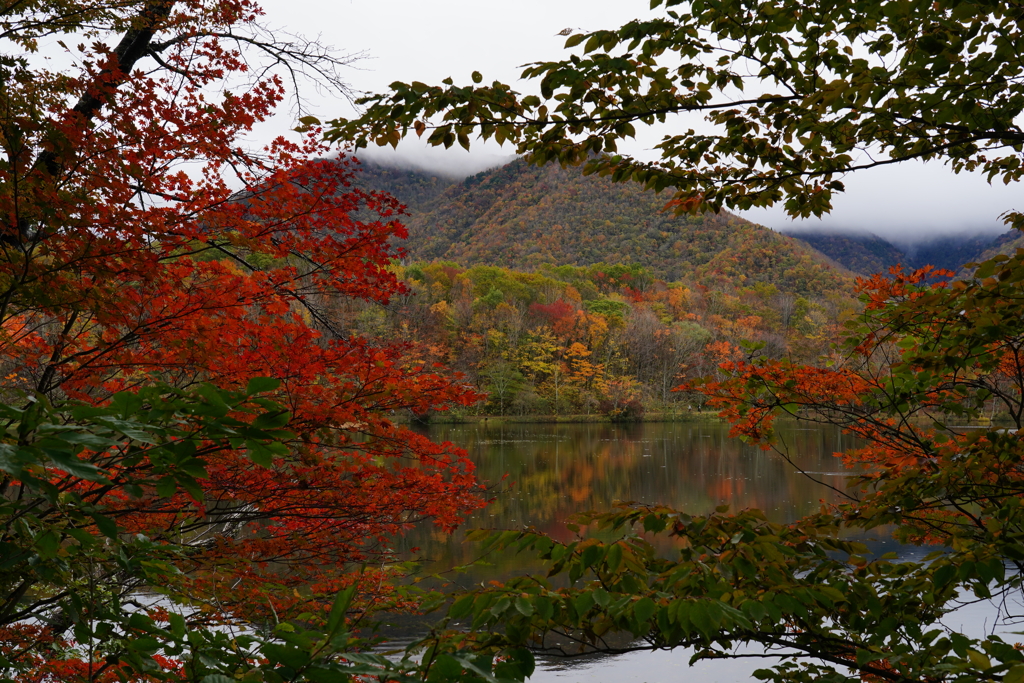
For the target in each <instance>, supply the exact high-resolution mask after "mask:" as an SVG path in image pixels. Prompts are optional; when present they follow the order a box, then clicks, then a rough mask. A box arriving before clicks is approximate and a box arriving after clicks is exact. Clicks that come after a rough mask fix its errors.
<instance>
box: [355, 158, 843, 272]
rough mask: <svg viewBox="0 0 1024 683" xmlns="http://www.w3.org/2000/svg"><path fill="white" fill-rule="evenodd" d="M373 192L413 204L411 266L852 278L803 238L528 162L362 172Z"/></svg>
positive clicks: (374, 168)
mask: <svg viewBox="0 0 1024 683" xmlns="http://www.w3.org/2000/svg"><path fill="white" fill-rule="evenodd" d="M363 166H364V169H363V174H362V175H363V180H362V181H360V182H361V183H365V186H366V187H374V188H379V189H387V190H389V191H390V192H391V193H392V194H394V195H395V196H396V197H397V198H398V199H399V200H401V201H402V202H403V203H405V204H406V205H407V206H408V213H409V216H408V218H407V220H406V224H407V228H408V230H409V239H408V240H407V242H406V243H405V245H404V246H405V248H406V249H407V250H408V252H409V256H410V258H411V259H412V260H422V261H431V260H450V261H455V262H457V263H459V264H460V265H463V266H472V265H476V264H488V265H499V266H504V267H507V268H515V269H519V270H532V269H535V268H537V267H538V266H541V265H544V264H554V265H577V266H585V265H591V264H595V263H608V264H634V263H635V264H640V265H643V266H645V267H646V268H648V270H649V271H650V272H651V273H652V274H653V275H655V276H656V277H660V278H663V279H666V280H694V281H698V282H709V281H710V282H719V281H728V282H730V283H732V284H734V285H744V284H752V283H754V282H765V283H771V284H775V285H777V286H778V287H780V288H781V289H785V290H787V291H797V292H823V291H829V290H832V289H835V288H836V287H842V286H845V283H847V282H848V279H849V274H848V273H846V272H845V270H844V269H842V268H840V267H838V266H836V264H835V263H833V262H831V261H830V260H829V259H827V258H825V257H823V256H822V255H821V254H819V253H818V252H817V251H815V250H814V249H812V248H810V247H809V246H807V245H806V244H804V243H802V242H800V241H798V240H795V239H793V238H790V237H787V236H784V235H780V234H778V233H776V232H773V231H772V230H769V229H768V228H765V227H762V226H759V225H756V224H754V223H751V222H749V221H746V220H744V219H742V218H739V217H738V216H735V215H733V214H730V213H728V212H725V211H723V212H721V213H719V214H710V213H709V214H704V215H702V216H675V215H673V214H672V213H671V212H666V211H664V210H663V208H664V205H665V203H666V201H667V197H666V196H664V195H657V194H655V193H653V192H646V191H644V190H643V189H642V188H640V187H639V186H638V185H634V184H630V183H613V182H611V180H609V179H607V178H601V177H598V176H584V175H583V174H582V173H581V172H580V170H579V169H575V168H569V169H563V168H561V167H559V166H557V165H547V166H543V167H536V166H532V165H529V164H527V163H525V162H523V161H522V160H516V161H513V162H512V163H510V164H507V165H505V166H502V167H500V168H496V169H492V170H490V171H485V172H483V173H479V174H477V175H474V176H471V177H469V178H466V179H464V180H461V181H457V182H452V181H451V180H450V179H443V178H439V177H430V176H427V175H426V174H423V173H420V172H418V171H410V170H396V169H388V168H384V167H381V166H376V165H374V164H372V163H364V164H363Z"/></svg>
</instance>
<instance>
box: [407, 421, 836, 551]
mask: <svg viewBox="0 0 1024 683" xmlns="http://www.w3.org/2000/svg"><path fill="white" fill-rule="evenodd" d="M427 433H428V435H429V436H430V437H431V438H432V439H435V440H440V441H451V442H453V443H455V444H457V445H459V446H462V447H463V448H465V449H466V450H467V451H468V452H469V456H470V458H471V459H472V460H473V461H474V462H475V463H476V466H477V475H478V476H479V478H480V479H481V480H482V481H484V482H487V483H488V484H489V485H491V486H494V487H495V488H496V490H499V491H500V492H499V493H497V494H496V497H495V500H494V502H493V503H492V504H491V505H490V506H488V507H487V508H486V509H485V510H483V511H481V512H479V513H477V514H476V515H474V516H473V517H472V518H471V519H469V520H467V524H466V527H467V528H472V527H495V528H506V529H515V528H522V527H525V526H533V527H535V528H537V529H539V530H541V531H543V532H545V533H548V534H551V535H552V536H554V537H556V538H562V539H564V538H566V537H567V536H566V534H567V532H566V531H565V528H564V526H563V525H564V522H565V521H566V519H567V518H568V517H569V516H570V515H572V514H573V513H576V512H581V511H586V510H605V509H609V508H610V507H611V506H612V504H613V502H614V501H634V502H638V503H648V504H664V505H669V506H672V507H675V508H677V509H680V510H685V511H687V512H692V513H707V512H711V511H713V510H714V509H715V507H716V506H719V505H723V504H727V505H729V506H730V508H731V509H733V510H738V509H742V508H758V509H760V510H763V511H764V512H765V513H766V514H767V515H768V517H769V519H772V520H773V521H779V522H788V521H793V520H795V519H797V518H799V517H801V516H803V515H805V514H808V513H811V512H813V511H814V510H815V509H817V508H818V507H819V506H820V504H821V502H822V501H825V502H832V501H836V500H838V499H839V498H840V494H839V493H837V492H836V491H835V490H833V489H831V488H828V487H827V486H824V485H822V484H820V483H817V482H816V481H814V480H813V479H812V478H811V477H813V478H815V479H818V480H820V481H821V482H823V483H824V484H830V485H832V486H835V487H837V488H839V489H842V488H843V487H844V482H845V474H846V473H845V472H844V470H843V469H842V466H841V464H840V463H839V461H838V459H837V458H835V457H834V453H836V452H837V451H841V450H845V449H846V448H849V447H852V446H853V440H852V437H850V436H848V435H844V434H843V433H842V432H841V431H840V430H838V429H834V428H822V427H817V426H811V427H808V426H807V425H805V424H802V423H799V422H796V421H791V422H786V423H783V424H781V425H780V426H779V434H780V441H781V442H783V443H784V444H785V445H786V447H787V450H788V453H789V456H790V458H791V459H792V461H793V464H791V463H789V462H787V461H786V459H785V458H783V457H782V456H780V455H779V454H777V453H774V452H770V451H762V450H761V449H759V448H757V447H753V446H749V445H746V444H744V443H742V442H741V441H739V440H737V439H731V438H729V436H728V427H727V426H725V425H723V424H721V423H719V422H717V421H694V422H681V423H646V424H637V425H611V424H493V425H488V424H486V423H485V424H470V425H435V426H431V427H430V428H429V430H428V431H427ZM794 465H796V467H798V468H800V469H802V470H804V471H805V472H806V473H808V474H810V475H811V477H808V476H805V475H803V474H801V473H799V472H798V471H797V470H796V468H795V467H794ZM506 475H507V478H506ZM509 484H511V486H509ZM502 489H504V490H502ZM430 536H432V537H433V540H435V541H442V540H444V537H443V536H435V535H432V534H431V535H430ZM424 541H427V542H428V543H429V539H428V538H425V537H424V536H423V535H419V536H418V537H417V538H416V539H415V542H417V543H420V542H424ZM424 549H426V548H424Z"/></svg>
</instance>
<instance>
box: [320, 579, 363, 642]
mask: <svg viewBox="0 0 1024 683" xmlns="http://www.w3.org/2000/svg"><path fill="white" fill-rule="evenodd" d="M355 594H356V586H355V584H353V585H351V586H349V587H348V588H346V589H345V590H343V591H341V592H339V593H338V595H337V596H336V597H335V598H334V604H333V605H331V612H330V614H329V615H328V616H327V633H328V634H330V635H334V634H335V633H337V632H338V630H339V629H340V628H341V627H342V626H343V625H344V624H345V615H346V614H347V613H348V608H349V606H350V605H351V604H352V599H353V598H354V597H355Z"/></svg>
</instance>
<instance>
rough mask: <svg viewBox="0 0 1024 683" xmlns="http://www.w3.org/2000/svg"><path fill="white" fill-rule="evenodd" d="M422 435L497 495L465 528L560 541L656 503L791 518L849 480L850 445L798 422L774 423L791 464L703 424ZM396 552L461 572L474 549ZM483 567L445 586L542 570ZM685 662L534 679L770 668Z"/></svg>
mask: <svg viewBox="0 0 1024 683" xmlns="http://www.w3.org/2000/svg"><path fill="white" fill-rule="evenodd" d="M425 433H426V434H427V435H428V436H430V438H432V439H434V440H436V441H451V442H453V443H455V444H456V445H458V446H461V447H463V448H465V449H466V450H467V451H468V452H469V456H470V458H471V459H472V460H473V462H474V463H476V466H477V475H478V477H479V478H480V479H481V481H484V482H486V483H488V484H489V485H491V486H493V487H495V494H494V495H495V500H494V502H493V503H492V504H491V505H489V506H488V507H487V508H485V509H483V510H481V511H480V512H478V513H476V514H475V515H473V516H472V517H471V518H470V519H468V520H467V521H466V524H465V525H464V528H502V529H517V528H523V527H526V526H532V527H535V528H537V529H538V530H540V531H543V532H545V533H547V534H549V535H551V536H552V537H554V538H558V539H561V540H570V537H571V534H570V533H569V532H568V531H567V530H566V529H565V526H564V524H565V522H566V520H567V519H568V517H570V516H571V515H572V514H574V513H577V512H582V511H586V510H608V509H610V508H611V507H612V505H613V503H614V502H615V501H634V502H638V503H647V504H664V505H669V506H671V507H674V508H677V509H680V510H684V511H686V512H691V513H695V514H701V513H708V512H712V511H713V510H714V509H715V508H716V507H717V506H719V505H723V504H727V505H729V507H730V509H732V510H739V509H743V508H758V509H760V510H762V511H764V512H765V514H766V515H767V516H768V518H769V519H771V520H772V521H777V522H789V521H793V520H795V519H797V518H799V517H801V516H803V515H806V514H809V513H811V512H814V511H815V510H817V509H818V507H819V506H820V505H821V504H822V502H825V503H830V502H837V501H838V500H839V499H840V498H841V497H842V496H841V493H840V492H839V491H842V490H843V489H844V484H845V477H846V475H847V474H848V472H847V471H845V470H844V469H843V467H842V465H841V463H840V462H839V460H838V458H836V457H835V455H834V454H835V453H836V452H839V451H843V450H846V449H848V448H852V447H854V446H855V445H856V444H855V442H854V440H853V438H852V437H850V436H849V435H844V434H843V433H842V432H841V431H840V430H838V429H835V428H831V427H821V426H817V425H809V424H806V423H800V422H797V421H788V422H782V423H780V424H779V425H778V434H779V437H780V442H781V443H782V444H784V445H785V448H786V452H787V454H788V456H789V459H790V460H791V461H792V462H787V460H786V458H784V457H783V456H781V455H779V454H777V453H774V452H770V451H762V450H761V449H759V448H757V447H753V446H749V445H746V444H744V443H742V442H741V441H739V440H737V439H731V438H729V436H728V427H727V426H726V425H724V424H721V423H719V422H717V421H712V420H707V421H693V422H676V423H645V424H637V425H611V424H487V423H483V424H469V425H432V426H430V427H428V428H425ZM798 470H803V471H804V472H805V473H806V474H808V475H810V477H809V476H806V475H805V474H801V473H800V472H799V471H798ZM506 475H507V477H506ZM812 477H813V479H812ZM814 479H817V480H818V481H820V482H822V483H818V482H816V481H814ZM510 483H511V486H509V484H510ZM830 486H831V487H830ZM832 487H834V488H832ZM837 489H838V490H837ZM891 543H892V542H891V541H889V543H884V542H883V545H890V544H891ZM402 544H403V549H404V550H405V551H406V552H409V553H412V554H414V555H416V556H418V557H420V558H423V559H426V560H428V563H427V566H426V567H425V568H426V569H427V571H428V572H437V571H444V570H445V569H447V568H450V567H453V566H457V565H462V564H466V563H468V562H470V561H472V560H474V559H476V558H477V553H478V551H479V549H478V548H477V547H476V546H474V545H472V544H466V543H463V542H462V533H461V532H457V533H456V534H455V535H453V536H448V535H446V534H443V533H441V532H439V531H437V530H435V529H432V528H421V529H418V530H417V531H416V532H415V533H412V534H410V535H409V536H407V537H406V538H405V539H403V541H402ZM414 548H415V549H416V550H415V551H414V550H413V549H414ZM487 560H488V562H490V563H491V565H490V566H489V567H482V568H476V569H473V570H471V571H469V572H466V573H461V574H457V575H451V577H450V578H451V581H452V584H453V586H454V587H461V588H465V587H468V586H469V585H473V584H479V583H480V582H481V581H486V580H487V579H491V578H498V579H500V578H503V577H508V576H509V575H512V574H519V573H530V572H536V571H539V570H540V565H539V564H535V563H533V562H531V561H530V560H529V559H528V558H525V557H522V556H514V555H511V554H510V555H507V556H502V557H488V558H487ZM410 626H411V628H412V630H415V626H413V625H410ZM406 633H408V631H406ZM689 655H690V653H688V652H686V651H675V652H662V653H638V654H633V655H625V656H619V657H598V658H593V659H590V660H571V661H568V662H567V661H564V660H563V661H558V660H553V661H545V662H543V666H542V667H541V668H540V669H539V670H538V672H537V673H536V674H535V675H534V677H533V678H532V679H531V681H533V682H534V683H537V682H539V683H553V682H554V681H609V682H610V681H638V682H639V681H652V682H653V681H655V680H670V679H671V680H678V677H679V675H680V674H681V673H683V674H684V675H685V674H696V675H698V676H700V680H706V681H715V680H718V681H741V680H750V673H751V672H752V671H753V670H754V669H756V668H760V667H763V666H766V665H767V663H766V662H755V661H751V660H739V661H715V662H703V663H700V664H698V665H697V666H696V667H695V668H694V669H692V670H686V666H687V661H688V659H689Z"/></svg>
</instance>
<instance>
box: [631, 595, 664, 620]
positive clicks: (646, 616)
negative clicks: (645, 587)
mask: <svg viewBox="0 0 1024 683" xmlns="http://www.w3.org/2000/svg"><path fill="white" fill-rule="evenodd" d="M657 609H658V606H657V605H656V604H654V601H653V600H651V599H650V598H646V597H645V598H640V600H638V601H637V602H636V603H635V604H634V605H633V616H634V617H636V620H637V622H639V623H641V624H645V623H647V622H648V621H649V620H650V618H651V617H652V616H654V613H655V611H657Z"/></svg>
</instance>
